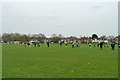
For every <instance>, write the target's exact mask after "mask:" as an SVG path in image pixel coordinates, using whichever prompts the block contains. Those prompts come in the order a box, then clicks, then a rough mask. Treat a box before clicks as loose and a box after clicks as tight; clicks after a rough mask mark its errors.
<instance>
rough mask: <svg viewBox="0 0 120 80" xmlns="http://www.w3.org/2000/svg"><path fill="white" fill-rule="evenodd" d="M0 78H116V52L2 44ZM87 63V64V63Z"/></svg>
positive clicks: (82, 48)
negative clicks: (1, 71) (0, 73)
mask: <svg viewBox="0 0 120 80" xmlns="http://www.w3.org/2000/svg"><path fill="white" fill-rule="evenodd" d="M2 51H3V52H2V55H3V56H2V58H3V63H2V66H3V69H2V70H3V73H2V76H3V78H117V77H118V49H117V47H116V48H115V50H114V51H112V50H111V47H109V48H107V47H106V48H104V49H103V50H101V49H100V48H98V47H95V48H94V47H92V48H89V47H88V45H86V44H82V45H81V47H80V48H71V45H70V44H69V46H68V48H66V47H65V45H64V46H63V47H60V46H59V44H52V45H50V48H47V47H46V45H45V44H42V45H41V47H40V48H38V47H36V48H35V47H33V46H32V47H30V48H28V47H26V48H25V47H24V45H8V44H4V45H3V48H2ZM88 63H90V64H88Z"/></svg>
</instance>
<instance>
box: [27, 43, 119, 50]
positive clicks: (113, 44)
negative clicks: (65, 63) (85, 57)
mask: <svg viewBox="0 0 120 80" xmlns="http://www.w3.org/2000/svg"><path fill="white" fill-rule="evenodd" d="M26 44H27V45H28V47H30V43H29V42H28V43H25V47H26ZM33 44H34V47H37V46H38V47H40V45H41V43H39V42H37V43H36V42H35V43H33ZM46 44H47V47H48V48H49V47H50V43H49V42H46ZM59 44H60V46H61V47H62V44H63V42H60V43H59ZM65 45H66V47H68V43H67V42H65ZM71 45H72V48H74V47H79V46H80V43H79V42H77V43H74V42H73V43H71ZM75 45H76V46H75ZM103 45H104V47H109V46H106V44H105V43H103V42H100V43H98V44H97V46H98V47H100V48H101V49H103ZM91 46H92V43H89V48H91ZM95 46H96V43H94V47H95ZM111 48H112V50H114V49H115V42H112V43H111ZM119 48H120V44H119Z"/></svg>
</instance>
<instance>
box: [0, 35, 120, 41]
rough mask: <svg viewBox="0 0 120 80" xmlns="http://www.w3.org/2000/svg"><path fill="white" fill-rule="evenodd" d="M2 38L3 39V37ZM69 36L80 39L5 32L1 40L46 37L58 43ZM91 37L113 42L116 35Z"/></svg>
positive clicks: (38, 39)
mask: <svg viewBox="0 0 120 80" xmlns="http://www.w3.org/2000/svg"><path fill="white" fill-rule="evenodd" d="M119 37H120V36H119ZM1 38H2V39H1ZM66 38H69V39H70V40H72V41H73V40H76V39H80V38H77V37H75V36H70V37H64V36H62V35H61V34H59V35H57V34H53V35H51V37H50V38H47V37H46V36H45V35H44V34H42V33H39V34H20V33H10V34H8V33H3V34H2V36H0V40H2V41H3V42H9V41H21V42H28V41H31V40H33V41H39V42H44V40H45V39H46V40H47V39H51V41H52V42H56V43H58V42H59V41H60V40H62V39H66ZM88 38H89V39H93V40H94V39H101V40H108V41H110V42H112V41H113V40H114V39H115V37H114V36H105V35H103V36H100V37H98V35H97V34H93V35H92V36H91V37H88ZM81 39H85V38H81Z"/></svg>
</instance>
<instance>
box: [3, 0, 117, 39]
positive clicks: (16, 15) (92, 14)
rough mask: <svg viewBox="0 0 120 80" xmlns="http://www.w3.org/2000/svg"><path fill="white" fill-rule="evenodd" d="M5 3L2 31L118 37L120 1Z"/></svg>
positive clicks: (53, 0)
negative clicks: (119, 8)
mask: <svg viewBox="0 0 120 80" xmlns="http://www.w3.org/2000/svg"><path fill="white" fill-rule="evenodd" d="M10 1H11V2H10ZM85 1H86V2H83V0H80V1H78V0H70V1H68V0H61V1H60V0H57V1H55V0H49V1H48V0H44V1H43V0H41V1H38V0H34V1H33V0H30V2H27V1H26V0H24V1H23V0H21V1H19V0H18V1H15V0H4V3H3V4H2V26H3V27H2V28H3V29H2V32H3V33H4V32H8V33H10V32H19V33H27V34H28V33H31V34H34V33H43V34H45V35H46V36H47V37H50V36H51V35H52V34H54V33H55V34H62V35H63V36H77V37H80V36H90V35H92V34H93V33H96V34H98V35H99V36H101V35H107V36H109V35H114V36H115V35H117V34H118V3H117V0H116V1H115V0H109V2H108V0H104V1H103V0H101V1H98V0H92V1H93V2H88V0H85Z"/></svg>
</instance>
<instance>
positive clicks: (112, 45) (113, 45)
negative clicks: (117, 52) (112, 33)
mask: <svg viewBox="0 0 120 80" xmlns="http://www.w3.org/2000/svg"><path fill="white" fill-rule="evenodd" d="M111 47H112V50H114V48H115V42H113V43H112V44H111Z"/></svg>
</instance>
